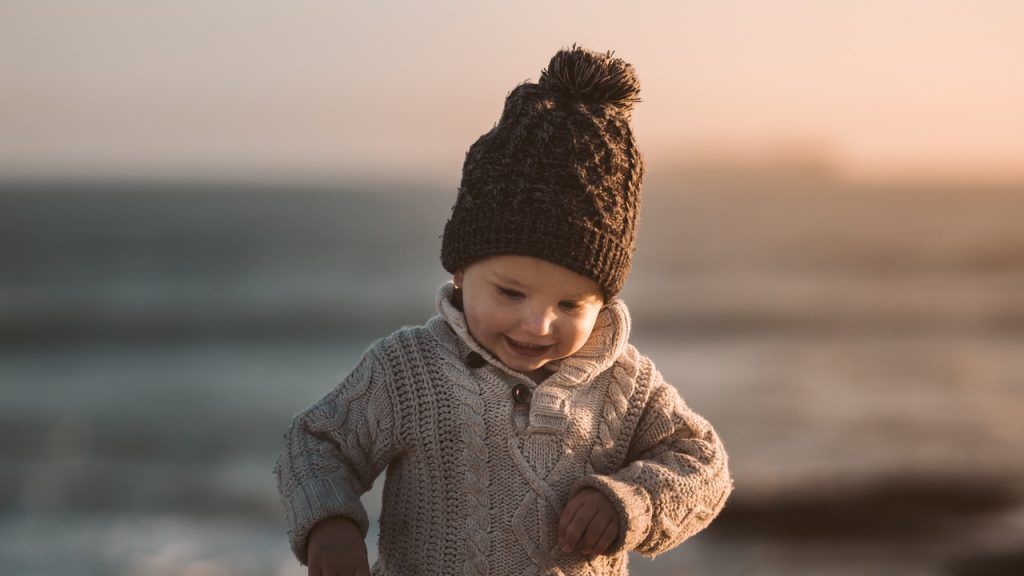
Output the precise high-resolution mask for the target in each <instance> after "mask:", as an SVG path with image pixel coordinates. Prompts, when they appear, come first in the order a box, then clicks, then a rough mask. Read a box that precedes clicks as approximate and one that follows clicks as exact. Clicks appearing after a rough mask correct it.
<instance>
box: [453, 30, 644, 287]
mask: <svg viewBox="0 0 1024 576" xmlns="http://www.w3.org/2000/svg"><path fill="white" fill-rule="evenodd" d="M639 94H640V81H639V80H638V78H637V75H636V72H635V70H634V69H633V66H632V65H630V64H629V63H628V62H626V61H624V60H622V59H621V58H616V57H614V56H613V55H612V53H610V52H608V53H599V52H594V51H591V50H587V49H585V48H581V47H578V46H573V47H572V48H571V49H565V50H560V51H558V52H557V53H556V54H555V55H554V57H552V58H551V61H550V63H549V64H548V67H547V68H546V69H544V70H543V71H542V73H541V77H540V80H539V81H538V82H537V83H529V82H527V83H523V84H520V85H519V86H516V87H515V88H514V89H513V90H512V91H511V92H510V93H509V94H508V97H507V98H506V99H505V106H504V108H503V111H502V114H501V118H500V119H499V121H498V123H497V124H496V125H495V126H494V127H493V128H492V129H491V130H490V131H488V132H487V133H485V134H483V135H482V136H480V138H479V139H478V140H477V141H476V142H474V143H473V145H472V146H470V148H469V151H468V152H467V153H466V159H465V162H464V163H463V166H462V180H461V182H460V184H459V193H458V196H457V197H456V200H455V205H454V206H452V213H451V218H450V219H449V220H448V222H447V223H446V224H445V228H444V234H443V236H442V240H441V263H442V265H443V266H444V267H445V269H446V270H448V271H449V272H453V273H454V272H455V271H456V270H458V269H459V268H462V267H464V266H467V265H469V264H471V263H473V262H474V261H476V260H480V259H482V258H486V257H488V256H494V255H496V254H519V255H524V256H535V257H537V258H543V259H544V260H547V261H549V262H554V263H555V264H558V265H560V266H563V267H565V268H568V269H569V270H572V271H574V272H576V273H578V274H581V275H583V276H586V277H587V278H590V279H592V280H594V282H596V283H597V284H598V286H600V287H601V289H602V290H603V292H604V295H605V297H606V298H611V297H612V296H614V295H616V294H617V293H618V292H619V290H620V289H621V288H622V286H623V283H624V282H625V280H626V276H627V275H628V273H629V269H630V266H631V263H632V259H633V252H634V250H635V248H636V233H637V228H638V224H639V219H640V205H641V190H642V188H643V177H644V161H643V158H642V156H641V154H640V150H639V148H638V147H637V144H636V139H635V138H634V136H633V131H632V129H631V127H630V118H631V114H632V110H633V105H634V104H635V103H636V102H639V100H640V98H639Z"/></svg>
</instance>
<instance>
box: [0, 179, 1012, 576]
mask: <svg viewBox="0 0 1024 576" xmlns="http://www.w3.org/2000/svg"><path fill="white" fill-rule="evenodd" d="M454 194H455V190H454V188H453V189H452V190H432V189H426V188H424V189H403V188H399V187H388V186H372V185H366V186H358V187H356V186H349V187H346V186H337V187H333V188H332V187H321V188H312V187H305V188H295V189H290V188H287V187H284V186H281V187H271V186H264V187H254V186H248V187H247V186H236V187H230V186H214V185H203V184H192V185H189V184H174V185H171V184H162V185H156V184H129V183H118V184H99V183H93V184H81V183H16V182H8V183H6V184H0V558H2V560H3V563H2V565H3V569H2V570H0V572H2V573H3V574H11V575H13V576H34V575H51V574H54V575H55V574H61V575H65V576H94V575H95V576H99V575H124V576H135V575H158V576H159V575H172V574H173V575H193V576H196V575H204V576H211V575H217V576H222V575H254V576H262V575H267V576H269V575H282V576H284V575H298V574H305V570H304V569H302V568H300V567H299V566H298V565H297V563H295V562H294V560H293V559H292V558H291V557H290V555H289V552H288V550H287V545H286V542H285V536H284V531H283V525H282V522H281V512H280V508H279V504H278V502H277V498H276V492H275V488H274V481H273V477H272V473H271V470H272V467H273V464H274V459H275V457H276V454H277V451H278V450H279V448H280V447H281V435H282V434H283V432H284V431H285V429H286V427H287V424H288V422H289V420H290V418H291V416H292V415H293V414H294V413H295V412H297V411H299V410H300V409H302V408H303V407H304V406H306V405H307V404H309V403H310V402H312V401H314V400H315V399H316V398H318V397H319V396H321V395H322V394H324V393H325V392H327V391H328V390H329V389H330V387H331V386H332V385H333V384H334V383H336V382H337V381H338V380H339V379H340V378H342V377H343V376H344V375H345V373H346V372H347V370H348V369H350V368H351V367H352V365H353V364H354V362H355V360H356V359H357V358H358V356H359V354H360V353H361V352H362V350H363V349H364V348H365V347H366V346H367V345H368V344H369V343H370V342H371V341H372V340H374V339H376V338H378V337H380V336H383V335H385V334H387V333H389V332H391V331H392V330H394V329H396V328H398V327H400V326H401V325H403V324H413V323H419V322H422V321H423V320H425V319H426V318H428V317H429V316H430V315H432V314H433V299H434V295H435V291H436V288H437V286H438V285H439V284H440V283H441V282H443V281H444V280H445V278H446V277H445V274H444V272H443V270H442V269H441V267H440V263H439V259H438V253H439V246H440V240H439V235H440V232H441V229H442V226H443V224H444V221H445V219H446V217H447V214H448V211H449V208H450V206H451V203H452V201H453V199H454ZM623 297H624V299H625V300H626V302H627V303H628V304H629V305H630V309H631V311H632V312H633V317H634V333H633V334H634V342H635V343H636V344H637V345H638V346H639V347H640V348H641V350H643V351H645V352H647V353H648V354H649V355H650V356H652V357H653V358H654V360H655V361H656V363H657V364H658V367H659V369H660V370H661V371H662V372H663V373H664V374H665V376H666V377H667V378H668V379H669V381H671V382H673V383H674V384H675V385H676V386H677V387H678V388H679V390H680V392H681V393H682V395H683V397H684V398H686V399H687V401H688V402H689V403H690V405H691V406H692V407H694V408H695V409H696V410H697V411H698V412H701V413H702V414H704V415H705V416H707V417H708V418H709V419H710V420H711V421H712V422H713V423H714V424H715V426H716V428H717V429H718V431H719V432H720V434H721V435H722V437H723V439H724V441H725V443H726V446H727V448H728V449H729V451H730V456H731V462H732V468H733V471H734V475H735V477H736V493H735V496H734V498H733V499H732V501H731V502H730V504H729V506H728V507H727V510H726V512H725V513H724V514H723V516H722V517H721V518H720V519H719V520H718V521H716V523H715V524H714V525H713V526H712V527H711V528H710V529H709V530H707V531H706V532H704V533H702V534H701V535H699V536H697V537H696V538H694V539H692V540H691V541H688V542H687V543H684V544H683V545H682V546H681V547H679V548H677V549H676V550H674V551H672V552H670V553H668V554H666V555H664V556H662V557H659V558H658V559H657V560H655V561H654V562H650V561H647V560H644V559H641V558H639V557H637V558H636V559H634V561H633V573H634V574H638V575H641V576H644V575H646V576H653V575H668V574H708V575H720V574H721V575H732V574H736V575H738V574H752V575H760V574H821V575H854V574H900V575H914V574H921V575H932V574H936V575H940V574H941V575H968V574H970V575H974V574H1024V545H1022V544H1021V543H1022V542H1024V459H1022V457H1021V453H1022V452H1021V446H1022V445H1024V189H995V188H988V189H982V188H970V187H966V186H965V187H961V188H948V189H941V190H937V189H913V188H886V187H881V186H877V187H864V186H861V187H854V186H849V185H841V184H838V183H835V182H829V181H817V180H800V179H794V180H787V179H771V180H768V181H762V180H758V179H756V178H750V179H742V178H738V179H714V178H708V179H696V180H692V181H686V182H680V181H678V180H675V179H673V178H669V177H665V178H662V179H660V180H658V179H657V178H656V177H655V176H652V179H651V180H650V183H649V186H648V190H647V196H646V199H645V205H644V207H643V214H642V224H641V236H640V243H639V250H638V253H637V257H636V260H635V263H634V268H633V274H632V276H631V278H630V281H629V282H628V284H627V288H626V290H625V292H624V293H623ZM367 502H368V507H369V508H370V509H371V513H373V511H374V510H377V509H379V504H378V503H377V502H376V501H375V495H374V494H373V493H371V495H370V496H368V497H367ZM370 544H372V542H371V543H370Z"/></svg>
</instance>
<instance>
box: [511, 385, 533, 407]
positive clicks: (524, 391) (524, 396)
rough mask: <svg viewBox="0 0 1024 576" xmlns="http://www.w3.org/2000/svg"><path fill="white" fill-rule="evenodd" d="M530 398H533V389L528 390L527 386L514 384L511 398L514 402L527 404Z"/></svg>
mask: <svg viewBox="0 0 1024 576" xmlns="http://www.w3.org/2000/svg"><path fill="white" fill-rule="evenodd" d="M530 398H533V390H530V388H529V386H526V385H525V384H516V386H515V388H513V389H512V400H513V401H514V402H515V403H516V404H523V405H525V404H529V403H530Z"/></svg>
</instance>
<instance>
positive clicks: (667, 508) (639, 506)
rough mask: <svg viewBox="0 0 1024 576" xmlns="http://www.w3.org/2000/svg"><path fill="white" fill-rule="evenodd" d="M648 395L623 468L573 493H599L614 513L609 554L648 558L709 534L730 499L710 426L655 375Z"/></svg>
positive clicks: (721, 453) (588, 480) (592, 478)
mask: <svg viewBox="0 0 1024 576" xmlns="http://www.w3.org/2000/svg"><path fill="white" fill-rule="evenodd" d="M652 378H653V382H652V388H651V393H650V395H649V396H648V400H647V404H646V406H645V407H644V409H643V411H642V412H641V416H640V420H639V422H638V423H637V426H636V428H635V431H634V433H633V437H632V440H631V442H630V446H629V451H628V452H627V458H626V463H627V464H626V465H625V467H623V468H622V469H620V470H618V471H616V472H613V473H611V474H608V475H602V474H593V475H589V476H585V477H583V478H581V479H580V480H579V481H578V482H577V483H576V486H575V487H574V491H576V490H579V489H582V488H584V487H590V488H595V489H597V490H600V491H601V492H602V493H603V494H604V495H605V496H607V497H608V499H609V500H611V502H612V504H613V505H614V506H615V507H616V509H617V510H618V512H619V518H620V520H621V521H620V524H619V525H620V530H619V537H618V538H617V540H616V542H614V543H613V544H612V549H610V550H608V552H607V553H609V554H611V553H615V552H619V551H621V550H623V549H625V550H636V551H638V552H640V553H641V554H644V555H645V556H650V557H654V556H656V555H658V554H660V553H662V552H665V551H667V550H669V549H671V548H673V547H674V546H676V545H678V544H679V543H681V542H682V541H683V540H685V539H687V538H689V537H690V536H693V535H694V534H696V533H697V532H700V531H701V530H703V529H704V528H705V527H707V526H708V525H709V524H710V523H711V520H712V519H714V517H715V516H717V515H718V513H719V512H720V511H721V509H722V507H723V506H724V505H725V501H726V498H727V497H728V496H729V493H730V492H731V491H732V478H731V477H730V475H729V469H728V462H727V456H726V453H725V448H724V447H723V446H722V442H721V440H719V438H718V435H717V434H716V433H715V431H714V429H712V427H711V425H710V424H709V423H708V422H707V420H705V419H704V418H702V417H701V416H699V415H698V414H696V413H694V412H693V411H691V410H690V409H689V408H688V407H687V406H686V404H685V403H684V402H683V400H682V398H680V397H679V393H678V392H677V391H676V389H675V388H674V387H673V386H670V385H668V384H666V383H665V382H664V380H662V378H661V376H660V375H659V374H658V373H657V371H654V373H653V374H652Z"/></svg>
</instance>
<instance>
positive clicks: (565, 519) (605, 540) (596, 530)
mask: <svg viewBox="0 0 1024 576" xmlns="http://www.w3.org/2000/svg"><path fill="white" fill-rule="evenodd" d="M618 536H619V513H618V512H616V510H615V506H613V505H612V503H611V502H610V501H609V500H608V497H607V496H605V495H604V494H602V493H601V492H600V491H598V490H595V489H593V488H584V489H583V490H580V491H579V492H578V493H577V494H576V495H575V496H573V497H572V499H571V500H569V503H568V504H566V505H565V510H562V518H561V519H560V520H559V522H558V543H559V544H560V545H561V547H562V551H563V552H565V553H569V552H572V550H573V549H574V548H575V547H576V544H577V543H579V545H580V552H581V553H583V554H587V555H590V554H603V553H604V551H605V550H607V549H608V546H610V545H611V543H612V542H614V541H615V539H616V538H617V537H618Z"/></svg>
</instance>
